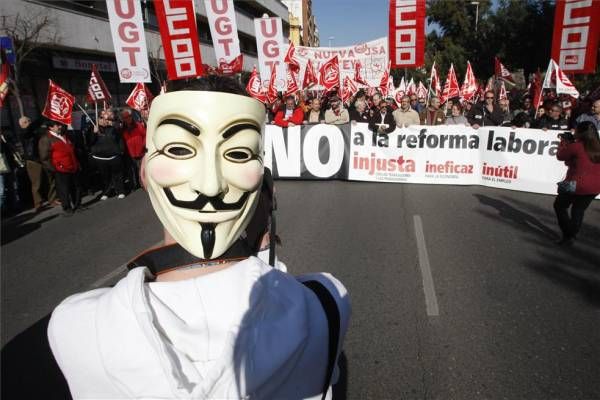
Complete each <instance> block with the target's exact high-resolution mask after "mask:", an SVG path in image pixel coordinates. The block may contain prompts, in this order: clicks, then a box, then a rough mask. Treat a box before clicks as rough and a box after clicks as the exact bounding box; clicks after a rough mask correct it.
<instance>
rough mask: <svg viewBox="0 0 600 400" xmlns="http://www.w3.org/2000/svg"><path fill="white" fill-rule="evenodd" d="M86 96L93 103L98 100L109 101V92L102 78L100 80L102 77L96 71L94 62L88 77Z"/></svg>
mask: <svg viewBox="0 0 600 400" xmlns="http://www.w3.org/2000/svg"><path fill="white" fill-rule="evenodd" d="M87 98H88V100H89V101H90V102H93V103H96V102H98V101H105V102H107V103H110V99H111V97H110V93H109V92H108V88H107V87H106V84H105V83H104V80H102V77H101V76H100V74H99V73H98V67H97V66H96V64H94V65H92V76H91V77H90V83H89V85H88V92H87Z"/></svg>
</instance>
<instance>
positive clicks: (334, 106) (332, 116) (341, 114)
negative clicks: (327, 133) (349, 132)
mask: <svg viewBox="0 0 600 400" xmlns="http://www.w3.org/2000/svg"><path fill="white" fill-rule="evenodd" d="M329 105H331V107H330V108H329V109H328V110H327V111H325V123H326V124H333V125H341V124H347V123H348V122H350V115H349V114H348V110H346V109H345V108H344V106H343V105H342V101H341V100H340V98H339V97H337V96H334V97H332V98H331V99H329Z"/></svg>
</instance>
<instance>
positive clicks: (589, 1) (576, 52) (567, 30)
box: [552, 0, 600, 74]
mask: <svg viewBox="0 0 600 400" xmlns="http://www.w3.org/2000/svg"><path fill="white" fill-rule="evenodd" d="M599 40H600V1H598V0H569V1H566V0H556V11H555V14H554V34H553V36H552V59H554V60H556V62H557V63H558V65H559V66H560V68H561V69H562V70H563V71H564V72H565V73H568V74H573V73H578V74H591V73H594V71H595V70H596V57H597V53H598V44H599Z"/></svg>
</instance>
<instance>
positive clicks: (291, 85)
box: [284, 66, 300, 97]
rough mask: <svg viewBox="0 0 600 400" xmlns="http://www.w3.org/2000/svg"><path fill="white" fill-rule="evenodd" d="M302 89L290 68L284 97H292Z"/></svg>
mask: <svg viewBox="0 0 600 400" xmlns="http://www.w3.org/2000/svg"><path fill="white" fill-rule="evenodd" d="M298 90H300V88H299V87H298V82H297V79H296V74H295V73H294V71H292V70H291V69H290V68H289V66H288V69H287V89H286V91H285V94H284V96H285V97H287V96H291V95H293V94H295V93H296V92H297V91H298Z"/></svg>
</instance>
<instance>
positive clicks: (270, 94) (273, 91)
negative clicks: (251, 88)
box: [267, 65, 278, 103]
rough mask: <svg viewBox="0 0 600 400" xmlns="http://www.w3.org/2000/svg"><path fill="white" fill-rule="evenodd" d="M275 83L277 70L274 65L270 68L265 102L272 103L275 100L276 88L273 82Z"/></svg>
mask: <svg viewBox="0 0 600 400" xmlns="http://www.w3.org/2000/svg"><path fill="white" fill-rule="evenodd" d="M276 81H277V68H276V67H275V65H272V66H271V80H270V81H269V87H268V88H267V101H268V102H269V103H273V102H274V101H275V100H277V97H278V96H277V87H276V86H275V82H276Z"/></svg>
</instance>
